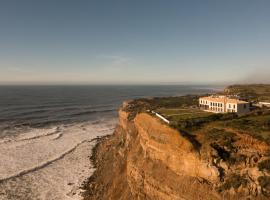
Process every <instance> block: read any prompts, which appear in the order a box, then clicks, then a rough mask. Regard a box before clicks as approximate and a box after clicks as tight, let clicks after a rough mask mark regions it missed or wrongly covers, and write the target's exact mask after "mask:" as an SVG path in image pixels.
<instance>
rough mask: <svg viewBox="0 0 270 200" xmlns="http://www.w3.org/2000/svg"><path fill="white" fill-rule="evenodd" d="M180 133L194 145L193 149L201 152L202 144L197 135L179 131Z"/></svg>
mask: <svg viewBox="0 0 270 200" xmlns="http://www.w3.org/2000/svg"><path fill="white" fill-rule="evenodd" d="M179 132H180V134H181V135H182V136H183V137H184V138H186V139H187V140H188V141H189V142H190V143H191V144H192V146H193V148H194V149H195V150H196V151H200V149H201V146H202V144H201V143H200V142H198V140H197V139H196V136H195V135H192V134H190V133H188V132H187V131H185V130H179Z"/></svg>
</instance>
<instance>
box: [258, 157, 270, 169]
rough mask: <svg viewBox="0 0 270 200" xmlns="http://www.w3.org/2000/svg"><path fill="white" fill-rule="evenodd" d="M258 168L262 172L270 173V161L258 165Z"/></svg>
mask: <svg viewBox="0 0 270 200" xmlns="http://www.w3.org/2000/svg"><path fill="white" fill-rule="evenodd" d="M258 168H259V170H260V171H263V170H266V171H268V172H270V159H268V160H264V161H262V162H260V163H259V164H258Z"/></svg>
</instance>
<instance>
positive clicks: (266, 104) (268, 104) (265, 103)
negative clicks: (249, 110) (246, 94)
mask: <svg viewBox="0 0 270 200" xmlns="http://www.w3.org/2000/svg"><path fill="white" fill-rule="evenodd" d="M258 104H259V106H260V107H269V108H270V102H259V103H258Z"/></svg>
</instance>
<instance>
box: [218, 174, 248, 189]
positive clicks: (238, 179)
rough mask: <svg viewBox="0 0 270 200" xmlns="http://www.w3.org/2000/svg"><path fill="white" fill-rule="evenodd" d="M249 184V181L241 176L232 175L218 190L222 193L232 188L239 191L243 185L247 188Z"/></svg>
mask: <svg viewBox="0 0 270 200" xmlns="http://www.w3.org/2000/svg"><path fill="white" fill-rule="evenodd" d="M247 183H248V180H247V179H246V178H245V177H243V176H240V175H239V174H232V175H231V176H230V177H229V178H228V179H226V180H225V183H224V184H223V185H221V186H220V187H219V188H218V189H219V191H220V192H222V191H224V190H229V189H231V188H234V189H238V188H239V187H240V186H241V185H243V186H246V185H247Z"/></svg>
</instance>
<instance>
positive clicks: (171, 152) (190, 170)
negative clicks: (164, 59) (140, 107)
mask: <svg viewBox="0 0 270 200" xmlns="http://www.w3.org/2000/svg"><path fill="white" fill-rule="evenodd" d="M196 142H197V143H196ZM196 142H194V141H193V140H192V138H189V137H186V136H185V135H184V133H180V132H178V131H177V130H175V129H173V128H170V127H169V126H168V125H166V124H163V123H162V122H161V121H160V120H159V119H157V118H155V117H154V116H151V115H150V114H148V113H140V114H137V115H136V116H135V118H134V119H132V120H130V119H129V113H127V112H125V111H123V110H120V111H119V124H118V126H117V128H116V131H115V133H114V134H113V135H112V136H109V137H107V138H105V139H103V141H102V142H101V143H100V144H99V145H98V146H97V147H96V149H95V152H94V158H93V159H94V163H95V165H96V167H97V170H96V172H95V173H94V175H93V176H92V177H91V178H90V180H89V182H88V183H86V189H87V190H88V192H87V193H85V199H161V200H163V199H164V200H167V199H189V200H191V199H194V200H195V199H196V200H197V199H248V198H250V199H268V197H267V188H266V191H263V190H265V188H264V189H262V188H261V186H260V184H259V183H258V177H261V176H267V175H268V174H265V172H264V173H263V172H261V171H259V170H258V167H257V164H258V162H260V161H261V160H264V159H266V158H267V157H266V156H267V152H268V151H269V147H268V146H267V145H266V144H264V143H262V142H259V141H257V140H256V139H254V138H251V137H250V136H247V135H243V134H241V135H239V137H238V139H237V140H235V141H231V144H232V145H230V147H228V146H226V145H224V146H222V145H220V144H219V143H213V141H212V143H211V141H208V140H207V141H206V139H205V138H204V136H203V134H202V135H199V136H198V137H197V138H196ZM215 142H216V141H215ZM223 151H224V152H227V153H229V154H231V156H232V157H233V158H235V159H238V158H240V157H241V158H242V160H241V159H240V160H237V162H234V163H233V164H230V163H228V162H225V161H224V158H222V153H224V152H223ZM231 177H233V178H235V177H238V178H239V177H240V179H241V180H240V181H238V180H237V181H236V182H237V184H238V185H236V186H235V185H230V184H229V185H228V184H227V185H226V183H227V182H226V181H228V180H230V178H231ZM243 177H244V178H243ZM242 180H244V181H242ZM229 183H230V182H229ZM224 185H225V186H224Z"/></svg>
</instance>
